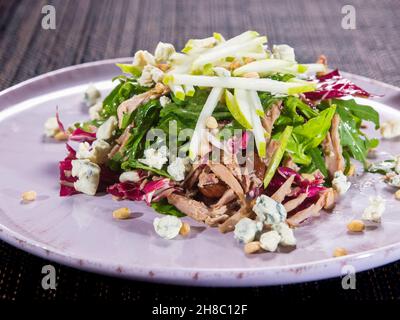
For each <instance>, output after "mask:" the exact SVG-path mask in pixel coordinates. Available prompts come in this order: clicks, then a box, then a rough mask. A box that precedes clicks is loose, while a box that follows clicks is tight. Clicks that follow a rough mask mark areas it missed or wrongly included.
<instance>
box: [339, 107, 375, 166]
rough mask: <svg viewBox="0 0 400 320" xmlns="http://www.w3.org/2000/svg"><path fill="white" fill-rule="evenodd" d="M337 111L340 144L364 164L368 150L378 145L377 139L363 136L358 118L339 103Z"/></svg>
mask: <svg viewBox="0 0 400 320" xmlns="http://www.w3.org/2000/svg"><path fill="white" fill-rule="evenodd" d="M337 113H338V114H339V116H340V120H341V121H340V124H339V134H340V143H341V145H342V146H343V148H344V149H347V150H348V152H349V153H350V155H351V157H352V158H354V159H356V160H358V161H361V162H362V163H363V164H364V166H366V157H367V154H368V150H369V149H371V148H375V147H376V146H377V145H378V140H377V139H371V140H370V139H368V138H367V137H365V136H364V134H363V133H362V132H361V131H360V125H361V121H360V118H358V117H356V116H355V115H354V114H353V113H351V112H349V111H348V109H346V108H344V107H341V106H340V105H339V107H338V108H337ZM378 125H379V122H378Z"/></svg>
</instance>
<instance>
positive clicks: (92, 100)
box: [85, 84, 101, 107]
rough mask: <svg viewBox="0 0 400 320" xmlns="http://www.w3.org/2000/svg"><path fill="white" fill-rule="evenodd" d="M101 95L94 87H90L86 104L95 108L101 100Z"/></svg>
mask: <svg viewBox="0 0 400 320" xmlns="http://www.w3.org/2000/svg"><path fill="white" fill-rule="evenodd" d="M100 97H101V93H100V91H99V90H97V88H96V87H95V86H94V85H92V84H91V85H89V87H88V88H87V89H86V91H85V102H86V105H87V106H88V107H91V106H93V105H94V104H96V103H97V101H98V100H99V99H100Z"/></svg>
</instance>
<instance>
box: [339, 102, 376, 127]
mask: <svg viewBox="0 0 400 320" xmlns="http://www.w3.org/2000/svg"><path fill="white" fill-rule="evenodd" d="M332 104H335V105H336V106H337V108H338V110H339V109H341V110H343V111H344V110H345V111H347V112H350V113H352V114H353V115H354V116H355V117H357V118H359V119H362V120H366V121H370V122H372V123H374V124H375V129H379V113H378V112H376V111H375V110H374V109H373V108H372V107H370V106H367V105H362V104H358V103H357V102H355V100H354V99H350V100H340V99H333V100H332Z"/></svg>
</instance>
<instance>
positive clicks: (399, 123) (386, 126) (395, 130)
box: [381, 120, 400, 139]
mask: <svg viewBox="0 0 400 320" xmlns="http://www.w3.org/2000/svg"><path fill="white" fill-rule="evenodd" d="M381 135H382V137H384V138H386V139H391V138H395V137H398V136H400V120H391V121H387V122H384V123H382V124H381Z"/></svg>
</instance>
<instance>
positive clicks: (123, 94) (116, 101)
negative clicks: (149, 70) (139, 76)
mask: <svg viewBox="0 0 400 320" xmlns="http://www.w3.org/2000/svg"><path fill="white" fill-rule="evenodd" d="M118 80H119V81H120V83H119V84H118V85H117V86H116V87H115V88H114V89H113V90H112V91H111V92H110V93H109V94H108V96H107V97H106V98H105V99H104V100H103V109H102V110H101V112H100V115H101V117H102V118H103V119H108V118H109V117H111V116H113V115H114V116H116V115H117V108H118V106H119V105H120V104H121V103H122V102H124V101H125V100H128V99H129V98H131V97H132V96H134V95H136V94H139V93H143V92H145V91H147V90H148V88H144V87H141V86H140V85H138V84H137V83H136V82H134V80H133V79H130V78H119V79H118Z"/></svg>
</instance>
